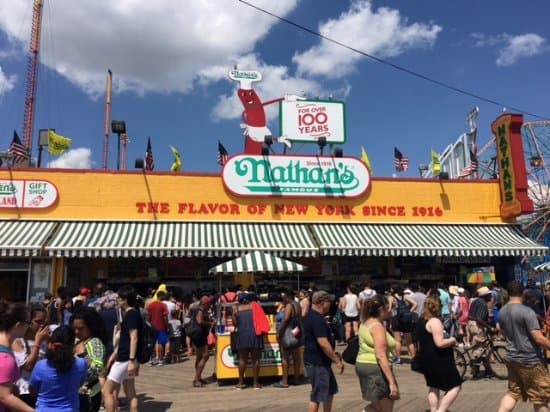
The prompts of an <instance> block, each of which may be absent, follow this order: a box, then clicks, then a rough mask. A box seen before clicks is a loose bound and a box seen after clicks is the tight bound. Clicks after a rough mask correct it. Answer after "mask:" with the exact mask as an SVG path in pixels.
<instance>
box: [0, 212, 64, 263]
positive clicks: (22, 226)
mask: <svg viewBox="0 0 550 412" xmlns="http://www.w3.org/2000/svg"><path fill="white" fill-rule="evenodd" d="M56 224H57V223H56V222H42V221H24V220H1V221H0V256H19V257H29V256H39V255H40V251H41V250H42V246H43V245H44V243H45V242H46V239H47V238H48V237H49V236H50V235H51V233H52V231H53V229H54V227H55V225H56Z"/></svg>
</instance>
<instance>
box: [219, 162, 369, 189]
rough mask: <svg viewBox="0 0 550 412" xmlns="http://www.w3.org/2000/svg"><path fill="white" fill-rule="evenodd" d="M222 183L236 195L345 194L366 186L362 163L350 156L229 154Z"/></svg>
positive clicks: (365, 173)
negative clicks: (230, 155)
mask: <svg viewBox="0 0 550 412" xmlns="http://www.w3.org/2000/svg"><path fill="white" fill-rule="evenodd" d="M222 178H223V183H224V185H225V187H226V188H227V189H228V190H229V191H230V192H231V193H233V194H235V195H239V196H252V197H258V196H283V197H347V198H353V197H357V196H361V195H362V194H363V193H365V192H366V191H367V189H368V187H369V183H370V175H369V171H368V169H367V168H366V166H365V164H364V163H363V162H361V161H360V160H359V159H355V158H353V157H317V156H277V155H271V156H255V155H237V156H233V157H231V158H230V159H229V160H228V161H227V163H226V164H225V166H224V168H223V171H222Z"/></svg>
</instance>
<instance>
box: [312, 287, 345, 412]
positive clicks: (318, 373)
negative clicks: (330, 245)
mask: <svg viewBox="0 0 550 412" xmlns="http://www.w3.org/2000/svg"><path fill="white" fill-rule="evenodd" d="M333 300H334V295H330V294H329V293H328V292H326V291H324V290H319V291H316V292H314V293H313V295H312V297H311V310H309V311H308V313H307V315H306V316H305V318H304V321H303V324H304V332H305V345H304V364H305V367H306V371H307V373H308V376H309V378H310V379H311V394H310V398H309V408H308V410H309V411H318V410H319V405H320V404H321V403H322V404H323V410H324V411H325V412H330V411H331V409H332V402H333V399H334V395H335V394H336V393H337V392H338V384H337V383H336V377H335V376H334V372H333V371H332V368H331V364H332V363H334V364H336V367H337V368H338V370H339V371H340V373H343V372H344V363H343V362H342V359H341V358H340V356H339V355H338V354H337V353H336V352H335V351H334V347H335V344H336V341H335V339H334V335H333V334H332V330H331V329H330V327H329V325H328V323H327V321H326V320H325V315H326V314H327V313H328V312H329V310H330V306H331V304H332V301H333Z"/></svg>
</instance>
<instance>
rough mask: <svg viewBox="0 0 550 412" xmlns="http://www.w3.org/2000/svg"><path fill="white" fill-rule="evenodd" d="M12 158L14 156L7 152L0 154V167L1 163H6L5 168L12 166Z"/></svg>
mask: <svg viewBox="0 0 550 412" xmlns="http://www.w3.org/2000/svg"><path fill="white" fill-rule="evenodd" d="M14 157H15V156H14V154H13V153H12V152H8V151H2V152H0V166H1V165H2V164H3V163H6V166H8V167H11V166H13V158H14Z"/></svg>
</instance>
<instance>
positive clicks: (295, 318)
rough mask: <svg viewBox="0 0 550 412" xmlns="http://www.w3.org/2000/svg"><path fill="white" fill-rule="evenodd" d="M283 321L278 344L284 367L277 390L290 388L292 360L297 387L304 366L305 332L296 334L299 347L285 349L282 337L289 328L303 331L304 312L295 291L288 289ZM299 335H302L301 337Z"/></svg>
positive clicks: (278, 333)
mask: <svg viewBox="0 0 550 412" xmlns="http://www.w3.org/2000/svg"><path fill="white" fill-rule="evenodd" d="M283 305H284V310H283V313H284V315H283V319H282V320H281V324H280V326H279V327H278V328H277V342H279V348H280V349H281V360H282V366H283V376H282V378H281V381H280V382H277V383H275V384H274V385H273V386H274V387H275V388H288V372H289V369H290V358H291V357H292V360H293V361H294V383H295V384H296V385H297V384H299V382H300V369H301V366H302V351H301V349H300V348H301V347H302V346H303V339H300V338H301V337H303V335H304V332H303V330H298V331H297V333H296V334H295V336H296V337H298V340H299V341H300V342H299V344H298V346H294V347H285V345H284V343H283V339H282V336H283V334H284V333H285V331H286V329H287V328H292V329H294V328H296V327H297V328H298V329H303V325H302V311H301V307H300V304H299V303H298V302H295V301H294V291H293V290H291V289H287V290H285V291H284V295H283ZM293 334H294V333H293ZM299 335H302V336H301V337H300V336H299Z"/></svg>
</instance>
